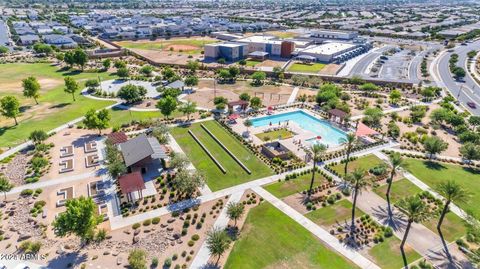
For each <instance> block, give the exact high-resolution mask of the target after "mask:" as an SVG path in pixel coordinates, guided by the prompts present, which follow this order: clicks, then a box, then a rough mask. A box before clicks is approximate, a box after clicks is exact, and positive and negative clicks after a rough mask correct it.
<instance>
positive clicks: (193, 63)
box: [187, 60, 200, 73]
mask: <svg viewBox="0 0 480 269" xmlns="http://www.w3.org/2000/svg"><path fill="white" fill-rule="evenodd" d="M199 67H200V64H199V63H198V61H192V60H190V61H188V62H187V69H188V70H190V72H192V73H195V71H197V69H198V68H199Z"/></svg>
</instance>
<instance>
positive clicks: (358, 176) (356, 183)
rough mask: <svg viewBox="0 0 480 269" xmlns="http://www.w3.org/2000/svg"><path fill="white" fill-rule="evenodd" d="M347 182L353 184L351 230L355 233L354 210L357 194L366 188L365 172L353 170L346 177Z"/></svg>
mask: <svg viewBox="0 0 480 269" xmlns="http://www.w3.org/2000/svg"><path fill="white" fill-rule="evenodd" d="M346 178H347V181H349V182H350V184H353V205H352V225H351V230H352V232H353V233H354V232H355V208H356V206H357V197H358V193H359V192H360V191H361V190H362V189H364V188H366V187H367V179H366V177H365V171H364V170H362V169H355V171H353V173H351V174H348V175H347V177H346Z"/></svg>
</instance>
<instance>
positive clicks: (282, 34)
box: [265, 31, 298, 38]
mask: <svg viewBox="0 0 480 269" xmlns="http://www.w3.org/2000/svg"><path fill="white" fill-rule="evenodd" d="M265 34H267V35H273V36H276V37H278V38H293V37H296V36H298V34H297V33H294V32H287V31H268V32H265Z"/></svg>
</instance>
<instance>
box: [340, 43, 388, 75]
mask: <svg viewBox="0 0 480 269" xmlns="http://www.w3.org/2000/svg"><path fill="white" fill-rule="evenodd" d="M392 48H394V47H393V46H385V47H382V48H379V49H378V50H376V51H373V52H369V53H368V55H367V56H365V57H363V58H362V59H361V60H360V61H358V62H357V63H356V64H355V65H354V66H353V67H352V70H350V74H349V75H348V76H349V77H352V76H360V77H365V78H366V77H368V75H367V74H365V71H366V70H367V67H368V66H369V65H370V63H371V62H373V61H375V59H377V58H378V57H379V56H380V55H382V53H383V52H385V51H387V50H389V49H392Z"/></svg>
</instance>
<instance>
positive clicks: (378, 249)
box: [368, 236, 421, 269]
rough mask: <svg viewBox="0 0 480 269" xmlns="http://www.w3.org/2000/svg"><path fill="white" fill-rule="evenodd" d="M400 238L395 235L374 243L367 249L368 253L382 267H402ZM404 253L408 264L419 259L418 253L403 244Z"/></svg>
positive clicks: (391, 268)
mask: <svg viewBox="0 0 480 269" xmlns="http://www.w3.org/2000/svg"><path fill="white" fill-rule="evenodd" d="M400 243H401V241H400V239H398V238H396V237H395V236H391V237H388V238H385V241H383V242H382V243H379V244H376V245H374V246H373V247H372V248H371V249H369V250H368V254H369V255H370V256H371V257H372V258H373V260H374V262H375V263H376V264H377V265H378V266H380V268H382V269H398V268H403V265H404V264H403V258H402V252H401V251H400ZM405 255H406V257H407V262H408V264H410V263H412V262H414V261H416V260H418V259H420V257H421V256H420V254H418V253H417V252H416V251H415V250H413V249H412V248H410V247H409V246H408V244H407V245H405Z"/></svg>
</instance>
